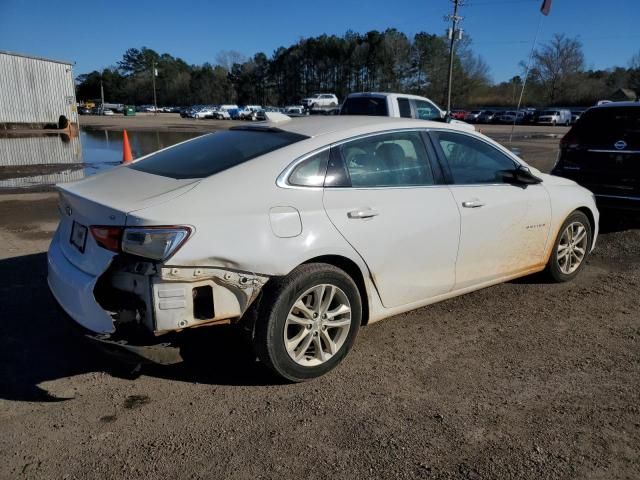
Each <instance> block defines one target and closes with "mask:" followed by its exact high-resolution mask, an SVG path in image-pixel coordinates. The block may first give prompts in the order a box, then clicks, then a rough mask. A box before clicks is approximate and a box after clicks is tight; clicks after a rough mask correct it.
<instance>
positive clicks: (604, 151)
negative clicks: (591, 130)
mask: <svg viewBox="0 0 640 480" xmlns="http://www.w3.org/2000/svg"><path fill="white" fill-rule="evenodd" d="M587 152H591V153H640V150H599V149H589V150H587Z"/></svg>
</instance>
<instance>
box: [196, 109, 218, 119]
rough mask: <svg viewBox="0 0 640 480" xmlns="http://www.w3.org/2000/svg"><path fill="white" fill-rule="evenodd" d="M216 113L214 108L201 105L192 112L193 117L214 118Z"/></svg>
mask: <svg viewBox="0 0 640 480" xmlns="http://www.w3.org/2000/svg"><path fill="white" fill-rule="evenodd" d="M215 113H216V110H215V108H213V107H202V108H201V109H199V110H195V111H194V112H193V114H192V117H193V118H215V117H214V115H215Z"/></svg>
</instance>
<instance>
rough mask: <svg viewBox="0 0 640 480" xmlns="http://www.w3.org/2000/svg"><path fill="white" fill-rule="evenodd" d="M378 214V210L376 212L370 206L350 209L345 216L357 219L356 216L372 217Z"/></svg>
mask: <svg viewBox="0 0 640 480" xmlns="http://www.w3.org/2000/svg"><path fill="white" fill-rule="evenodd" d="M378 215H380V212H377V211H375V210H373V209H371V208H358V209H357V210H351V211H350V212H348V213H347V217H349V218H353V219H357V218H372V217H376V216H378Z"/></svg>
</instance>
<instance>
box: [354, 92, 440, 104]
mask: <svg viewBox="0 0 640 480" xmlns="http://www.w3.org/2000/svg"><path fill="white" fill-rule="evenodd" d="M392 95H395V96H397V97H405V98H414V99H418V100H429V101H431V102H432V101H433V100H431V99H429V98H428V97H423V96H421V95H413V94H410V93H398V92H357V93H350V94H349V95H347V98H351V97H371V96H376V97H390V96H392Z"/></svg>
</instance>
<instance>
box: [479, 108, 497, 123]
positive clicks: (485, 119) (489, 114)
mask: <svg viewBox="0 0 640 480" xmlns="http://www.w3.org/2000/svg"><path fill="white" fill-rule="evenodd" d="M497 113H499V112H496V111H495V110H483V111H482V113H481V114H480V115H478V118H477V119H476V123H491V121H492V120H493V117H494V115H496V114H497Z"/></svg>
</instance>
